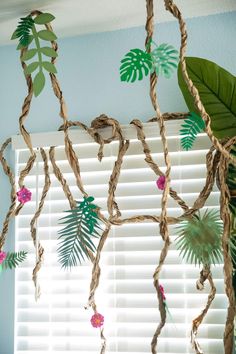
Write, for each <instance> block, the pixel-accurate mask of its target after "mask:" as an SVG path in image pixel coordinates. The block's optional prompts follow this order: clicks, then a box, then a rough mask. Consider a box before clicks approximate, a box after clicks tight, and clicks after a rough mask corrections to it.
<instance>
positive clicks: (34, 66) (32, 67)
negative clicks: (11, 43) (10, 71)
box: [24, 61, 39, 75]
mask: <svg viewBox="0 0 236 354" xmlns="http://www.w3.org/2000/svg"><path fill="white" fill-rule="evenodd" d="M38 66H39V62H38V61H35V62H33V63H30V64H29V65H27V67H26V68H25V70H24V71H25V75H30V74H32V72H34V71H35V70H36V69H37V68H38Z"/></svg>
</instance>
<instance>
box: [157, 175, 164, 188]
mask: <svg viewBox="0 0 236 354" xmlns="http://www.w3.org/2000/svg"><path fill="white" fill-rule="evenodd" d="M156 184H157V188H159V189H160V190H162V191H163V190H164V189H165V185H166V178H165V176H160V177H159V178H158V180H157V181H156Z"/></svg>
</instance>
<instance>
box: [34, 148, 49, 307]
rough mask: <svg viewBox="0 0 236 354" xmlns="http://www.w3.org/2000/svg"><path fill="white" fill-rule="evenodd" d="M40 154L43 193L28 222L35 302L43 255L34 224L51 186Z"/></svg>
mask: <svg viewBox="0 0 236 354" xmlns="http://www.w3.org/2000/svg"><path fill="white" fill-rule="evenodd" d="M40 153H41V156H42V159H43V163H44V176H45V177H44V187H43V191H42V195H41V198H40V202H39V205H38V206H37V209H36V212H35V214H34V216H33V218H32V220H31V222H30V232H31V237H32V240H33V243H34V246H35V248H36V253H37V254H36V264H35V267H34V269H33V282H34V286H35V289H36V294H35V299H36V301H37V300H38V299H39V297H40V286H39V285H38V282H37V279H38V272H39V270H40V268H41V267H42V263H43V254H44V248H43V247H42V245H41V243H40V242H37V228H36V223H37V221H38V219H39V217H40V214H41V212H42V209H43V206H44V202H45V199H46V197H47V193H48V191H49V189H50V185H51V180H50V176H49V167H48V158H47V155H46V153H45V151H44V149H42V148H41V149H40Z"/></svg>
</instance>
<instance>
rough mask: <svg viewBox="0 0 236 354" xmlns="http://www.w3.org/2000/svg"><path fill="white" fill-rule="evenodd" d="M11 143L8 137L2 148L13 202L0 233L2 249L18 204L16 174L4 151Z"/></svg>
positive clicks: (0, 157) (0, 155) (1, 158)
mask: <svg viewBox="0 0 236 354" xmlns="http://www.w3.org/2000/svg"><path fill="white" fill-rule="evenodd" d="M10 143H11V139H10V138H9V139H7V140H6V141H5V142H4V143H3V145H2V146H1V149H0V162H1V165H2V168H3V171H4V173H5V174H6V176H7V177H8V179H9V182H10V185H11V204H10V207H9V209H8V212H7V214H6V217H5V219H4V221H3V227H2V231H1V234H0V251H1V250H2V248H3V246H4V244H5V241H6V236H7V233H8V230H9V223H10V220H11V218H12V216H13V215H14V211H15V206H16V186H15V176H14V174H13V172H12V170H11V168H10V166H9V165H8V163H7V160H6V159H5V157H4V155H3V154H4V151H5V149H6V148H7V147H8V146H9V144H10Z"/></svg>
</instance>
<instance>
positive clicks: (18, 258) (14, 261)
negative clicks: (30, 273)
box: [1, 251, 27, 270]
mask: <svg viewBox="0 0 236 354" xmlns="http://www.w3.org/2000/svg"><path fill="white" fill-rule="evenodd" d="M26 257H27V252H25V251H21V252H8V253H7V257H6V258H5V260H4V261H3V263H2V264H1V265H2V269H3V270H5V269H13V268H16V267H17V266H18V265H19V264H20V263H22V262H23V261H24V260H25V259H26Z"/></svg>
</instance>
